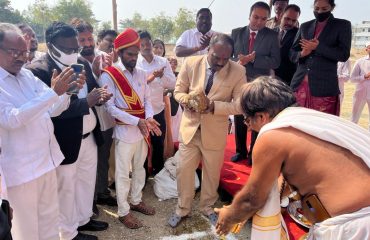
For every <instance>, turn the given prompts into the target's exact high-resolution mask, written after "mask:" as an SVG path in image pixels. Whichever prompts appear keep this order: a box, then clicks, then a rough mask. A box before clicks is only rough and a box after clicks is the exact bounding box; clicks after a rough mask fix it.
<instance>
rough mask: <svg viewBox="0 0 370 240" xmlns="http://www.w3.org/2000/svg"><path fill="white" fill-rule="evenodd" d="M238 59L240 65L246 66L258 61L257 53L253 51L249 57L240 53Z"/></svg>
mask: <svg viewBox="0 0 370 240" xmlns="http://www.w3.org/2000/svg"><path fill="white" fill-rule="evenodd" d="M238 59H239V60H238V63H239V64H240V65H243V66H244V65H246V64H248V63H250V62H253V61H254V60H255V59H256V52H255V51H253V52H252V53H250V54H247V55H243V54H241V53H239V55H238Z"/></svg>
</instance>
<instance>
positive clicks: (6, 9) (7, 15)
mask: <svg viewBox="0 0 370 240" xmlns="http://www.w3.org/2000/svg"><path fill="white" fill-rule="evenodd" d="M0 22H8V23H21V22H24V18H23V17H22V15H21V13H20V12H19V11H18V10H14V9H13V8H12V7H11V6H10V0H0Z"/></svg>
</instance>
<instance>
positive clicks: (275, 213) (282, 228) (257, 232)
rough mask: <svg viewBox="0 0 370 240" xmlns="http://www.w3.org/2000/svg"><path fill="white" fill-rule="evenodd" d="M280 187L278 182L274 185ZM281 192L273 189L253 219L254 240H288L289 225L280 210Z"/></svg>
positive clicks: (276, 187) (252, 235) (275, 187)
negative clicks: (287, 225)
mask: <svg viewBox="0 0 370 240" xmlns="http://www.w3.org/2000/svg"><path fill="white" fill-rule="evenodd" d="M273 188H274V189H276V190H277V189H278V182H277V181H276V182H275V183H274V186H273ZM280 209H281V208H280V193H279V191H271V192H270V194H269V196H268V198H267V202H266V204H265V206H264V207H263V208H262V209H260V210H259V211H258V212H257V213H256V214H255V215H254V216H253V219H252V234H251V237H252V240H257V239H258V240H261V239H266V240H286V239H289V234H288V231H287V227H286V225H285V222H284V219H283V216H282V215H281V212H280Z"/></svg>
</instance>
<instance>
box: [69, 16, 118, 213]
mask: <svg viewBox="0 0 370 240" xmlns="http://www.w3.org/2000/svg"><path fill="white" fill-rule="evenodd" d="M71 25H72V26H73V27H75V28H76V30H77V33H78V34H77V40H78V44H79V46H80V47H81V52H80V55H81V57H82V58H83V59H84V60H86V61H87V62H88V65H89V69H87V72H91V70H92V69H93V68H94V67H98V68H99V69H97V70H95V71H93V72H100V71H101V69H100V65H101V67H102V68H104V67H105V66H107V64H109V65H111V64H112V59H111V55H109V54H105V53H103V52H100V51H99V52H98V51H96V49H95V40H94V36H93V32H94V28H93V26H92V25H91V24H90V23H88V22H86V21H84V20H83V19H80V18H73V19H72V20H71ZM103 54H104V55H103ZM102 60H103V61H104V63H103V61H102ZM100 62H102V63H101V64H100ZM108 62H109V63H108ZM94 77H95V78H94V81H96V80H98V77H99V76H94ZM98 84H99V83H98ZM99 85H100V86H102V84H99ZM94 108H95V110H96V113H97V117H98V120H99V123H100V131H101V134H102V136H103V139H104V143H103V144H102V145H101V146H98V165H97V173H96V184H95V185H96V186H95V195H94V205H93V212H94V214H95V216H96V217H97V216H99V209H98V207H97V206H96V204H102V205H108V206H117V200H116V199H115V198H114V197H113V196H112V195H111V192H110V190H109V189H108V170H109V156H110V150H111V146H112V142H113V138H112V135H113V126H114V121H113V118H112V116H111V115H110V114H108V112H107V111H106V109H105V107H104V106H95V107H94Z"/></svg>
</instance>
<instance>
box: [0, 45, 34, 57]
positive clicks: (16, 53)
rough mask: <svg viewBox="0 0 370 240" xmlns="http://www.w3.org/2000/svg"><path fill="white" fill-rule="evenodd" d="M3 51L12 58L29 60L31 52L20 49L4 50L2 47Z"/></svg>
mask: <svg viewBox="0 0 370 240" xmlns="http://www.w3.org/2000/svg"><path fill="white" fill-rule="evenodd" d="M0 49H1V50H3V51H4V52H6V53H7V54H9V55H10V56H12V57H13V58H19V57H23V58H28V57H29V55H30V52H29V51H28V50H19V49H14V48H3V47H0Z"/></svg>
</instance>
